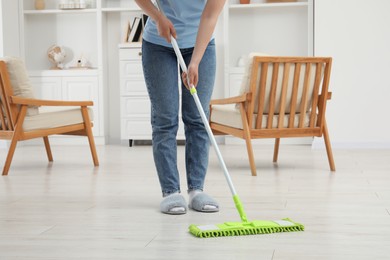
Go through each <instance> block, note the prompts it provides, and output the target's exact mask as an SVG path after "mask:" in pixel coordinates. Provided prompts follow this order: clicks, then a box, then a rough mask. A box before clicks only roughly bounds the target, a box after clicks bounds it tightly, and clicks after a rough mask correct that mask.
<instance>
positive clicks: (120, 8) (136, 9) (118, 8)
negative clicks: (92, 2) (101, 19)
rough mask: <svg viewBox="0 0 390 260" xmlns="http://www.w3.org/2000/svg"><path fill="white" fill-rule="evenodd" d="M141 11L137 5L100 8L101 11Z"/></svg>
mask: <svg viewBox="0 0 390 260" xmlns="http://www.w3.org/2000/svg"><path fill="white" fill-rule="evenodd" d="M140 11H142V10H141V9H140V8H139V7H106V8H102V12H106V13H109V12H140Z"/></svg>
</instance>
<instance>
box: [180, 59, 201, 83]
mask: <svg viewBox="0 0 390 260" xmlns="http://www.w3.org/2000/svg"><path fill="white" fill-rule="evenodd" d="M198 68H199V64H196V63H194V62H190V65H188V75H187V73H185V72H183V73H182V74H181V80H182V81H183V83H184V85H185V86H186V88H187V89H190V88H191V87H192V86H194V87H196V86H197V85H198V79H199V74H198Z"/></svg>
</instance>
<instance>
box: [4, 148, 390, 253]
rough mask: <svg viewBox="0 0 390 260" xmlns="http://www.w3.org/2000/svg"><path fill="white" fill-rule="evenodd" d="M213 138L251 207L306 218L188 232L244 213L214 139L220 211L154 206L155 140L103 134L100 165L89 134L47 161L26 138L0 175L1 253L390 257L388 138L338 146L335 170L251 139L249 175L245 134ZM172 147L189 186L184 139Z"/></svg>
mask: <svg viewBox="0 0 390 260" xmlns="http://www.w3.org/2000/svg"><path fill="white" fill-rule="evenodd" d="M220 148H221V151H222V153H223V156H224V158H225V160H226V163H227V166H228V169H229V171H230V173H231V175H232V179H233V181H234V183H235V186H236V189H237V191H238V194H239V195H240V197H241V199H242V201H243V203H244V206H245V209H246V211H247V215H248V218H250V219H266V220H268V219H269V220H273V219H281V218H284V217H290V218H291V219H293V220H295V221H297V222H301V223H303V224H304V225H305V227H306V230H305V231H304V232H295V233H279V234H270V235H256V236H246V237H228V238H214V239H199V238H195V237H193V236H192V235H191V234H189V233H188V231H187V229H188V226H189V224H217V223H221V222H225V221H239V216H238V214H237V213H236V210H235V208H234V204H233V202H232V199H231V195H230V191H229V189H228V186H227V184H226V181H225V179H224V176H223V173H222V172H221V170H220V168H219V165H218V161H217V159H216V156H215V154H214V152H213V151H211V159H210V167H209V168H210V169H209V174H208V178H207V180H206V191H207V192H208V193H210V194H211V195H213V196H214V197H215V198H216V199H217V200H218V201H219V202H220V204H221V211H220V212H219V213H216V214H202V213H197V212H193V211H189V212H188V213H187V214H186V215H182V216H170V215H164V214H161V213H159V211H158V208H159V203H160V200H161V197H160V187H159V184H158V181H157V177H156V173H155V170H154V164H153V160H152V154H151V147H150V146H136V147H133V148H129V147H125V146H100V147H98V153H99V156H100V162H101V166H100V167H98V168H94V167H93V164H92V159H91V157H90V153H89V150H88V147H87V146H69V147H60V146H54V147H52V150H53V156H54V163H52V164H49V163H48V162H47V159H46V154H45V151H44V147H43V145H42V146H37V147H31V146H30V147H29V146H22V147H18V148H17V149H16V153H15V157H14V161H13V164H12V165H11V170H10V174H9V176H8V177H0V259H1V260H16V259H17V260H21V259H31V260H48V259H53V260H58V259H63V260H65V259H88V260H89V259H92V260H95V259H96V260H102V259H107V260H113V259H196V260H198V259H268V260H270V259H273V260H277V259H278V260H279V259H343V260H344V259H354V260H355V259H390V151H389V150H335V151H334V154H335V162H336V167H337V172H336V173H331V172H330V171H329V168H328V163H327V159H326V153H325V151H324V150H311V148H310V147H309V146H293V145H283V144H282V145H281V147H280V157H279V163H278V164H277V165H274V164H273V163H272V147H271V146H256V147H255V154H256V162H257V167H258V173H259V176H258V177H251V176H250V169H249V164H248V162H247V157H246V149H245V147H244V146H241V145H229V146H225V145H221V147H220ZM5 155H6V150H4V149H2V150H0V158H1V160H2V161H1V163H3V161H4V158H5ZM178 157H179V162H180V165H179V169H180V170H181V171H182V172H183V175H182V188H183V191H185V190H186V185H185V175H184V164H183V157H184V156H183V146H180V147H179V156H178ZM1 167H2V165H1Z"/></svg>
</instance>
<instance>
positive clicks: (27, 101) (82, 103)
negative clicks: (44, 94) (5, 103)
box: [11, 96, 93, 106]
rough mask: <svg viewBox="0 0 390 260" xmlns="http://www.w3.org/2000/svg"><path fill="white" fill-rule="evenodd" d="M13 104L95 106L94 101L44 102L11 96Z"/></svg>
mask: <svg viewBox="0 0 390 260" xmlns="http://www.w3.org/2000/svg"><path fill="white" fill-rule="evenodd" d="M11 103H13V104H17V105H28V106H93V102H92V101H62V100H43V99H32V98H23V97H17V96H11Z"/></svg>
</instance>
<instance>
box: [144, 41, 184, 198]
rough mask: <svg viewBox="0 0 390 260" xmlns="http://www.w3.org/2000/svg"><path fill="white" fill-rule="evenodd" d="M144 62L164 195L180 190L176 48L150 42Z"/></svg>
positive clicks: (145, 44)
mask: <svg viewBox="0 0 390 260" xmlns="http://www.w3.org/2000/svg"><path fill="white" fill-rule="evenodd" d="M142 64H143V70H144V76H145V82H146V86H147V89H148V93H149V97H150V101H151V124H152V130H153V135H152V142H153V157H154V163H155V166H156V170H157V174H158V177H159V181H160V185H161V190H162V193H163V196H167V195H169V194H173V193H176V192H180V180H179V172H178V169H177V148H176V134H177V129H178V113H179V112H178V111H179V89H178V74H177V73H178V69H177V59H176V56H175V53H174V51H173V50H172V49H170V48H166V47H164V46H160V45H155V44H152V43H149V42H146V41H143V44H142Z"/></svg>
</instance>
